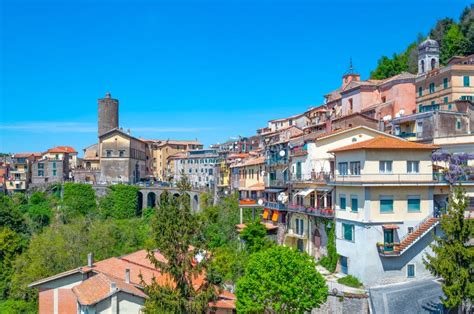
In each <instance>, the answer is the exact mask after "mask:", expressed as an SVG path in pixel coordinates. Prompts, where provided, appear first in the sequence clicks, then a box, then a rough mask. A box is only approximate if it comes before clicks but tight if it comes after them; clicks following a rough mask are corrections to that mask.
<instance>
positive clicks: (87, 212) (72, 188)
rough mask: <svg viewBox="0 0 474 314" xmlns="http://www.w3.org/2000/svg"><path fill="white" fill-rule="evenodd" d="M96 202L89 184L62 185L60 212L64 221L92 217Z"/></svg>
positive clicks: (70, 183) (68, 183)
mask: <svg viewBox="0 0 474 314" xmlns="http://www.w3.org/2000/svg"><path fill="white" fill-rule="evenodd" d="M96 210H97V202H96V198H95V192H94V189H93V188H92V186H91V185H90V184H82V183H72V182H67V183H64V196H63V201H62V211H63V215H64V216H63V219H64V221H66V222H67V221H70V220H71V219H73V218H75V217H79V216H94V215H95V213H96Z"/></svg>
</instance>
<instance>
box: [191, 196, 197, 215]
mask: <svg viewBox="0 0 474 314" xmlns="http://www.w3.org/2000/svg"><path fill="white" fill-rule="evenodd" d="M191 208H192V209H193V210H195V211H198V210H199V197H198V196H197V194H194V196H193V197H192V200H191Z"/></svg>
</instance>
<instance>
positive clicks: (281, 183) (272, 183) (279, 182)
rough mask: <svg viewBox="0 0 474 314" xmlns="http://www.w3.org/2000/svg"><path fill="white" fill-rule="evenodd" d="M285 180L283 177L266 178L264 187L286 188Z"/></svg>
mask: <svg viewBox="0 0 474 314" xmlns="http://www.w3.org/2000/svg"><path fill="white" fill-rule="evenodd" d="M287 183H288V182H287V180H284V179H267V180H265V186H266V187H278V188H286V185H287Z"/></svg>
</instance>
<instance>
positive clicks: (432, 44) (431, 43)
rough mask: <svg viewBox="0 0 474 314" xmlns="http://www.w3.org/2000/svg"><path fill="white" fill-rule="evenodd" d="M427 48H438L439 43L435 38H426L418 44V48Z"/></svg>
mask: <svg viewBox="0 0 474 314" xmlns="http://www.w3.org/2000/svg"><path fill="white" fill-rule="evenodd" d="M427 48H428V49H429V48H434V49H439V44H438V42H437V41H436V40H434V39H431V38H429V37H428V38H427V39H426V40H424V41H422V42H421V43H420V44H419V45H418V50H425V49H427Z"/></svg>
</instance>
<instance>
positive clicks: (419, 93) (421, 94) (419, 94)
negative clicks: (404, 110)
mask: <svg viewBox="0 0 474 314" xmlns="http://www.w3.org/2000/svg"><path fill="white" fill-rule="evenodd" d="M421 96H423V87H421V86H420V87H418V97H421Z"/></svg>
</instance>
